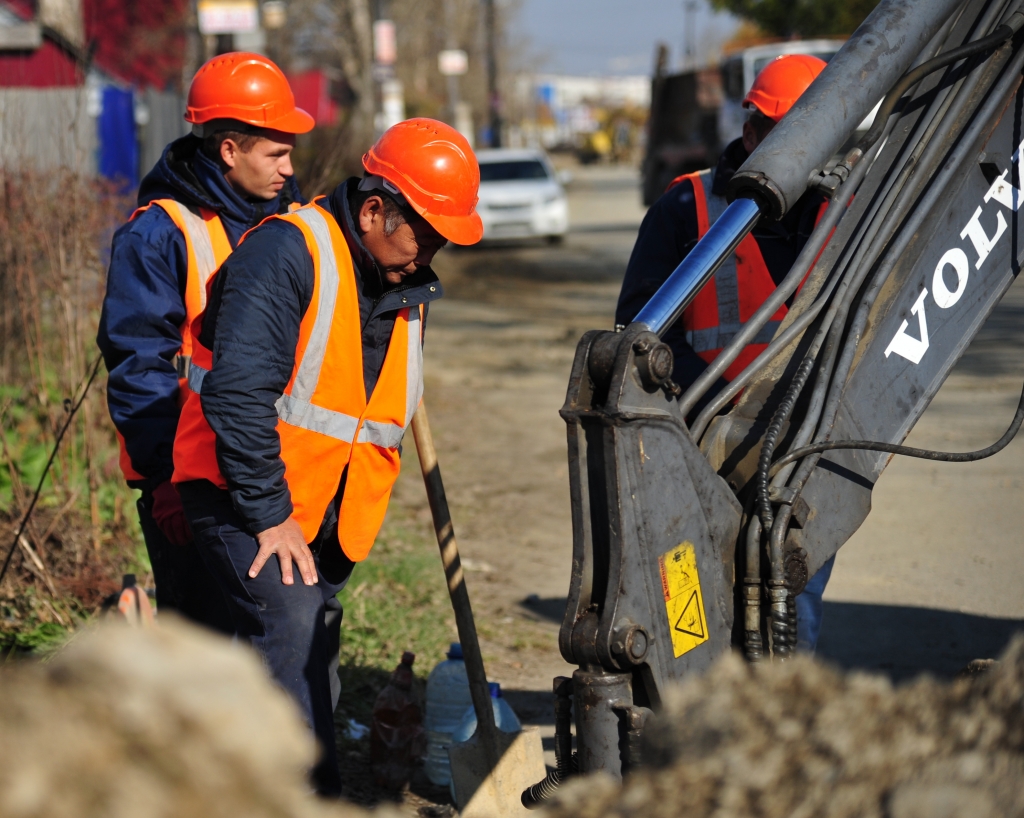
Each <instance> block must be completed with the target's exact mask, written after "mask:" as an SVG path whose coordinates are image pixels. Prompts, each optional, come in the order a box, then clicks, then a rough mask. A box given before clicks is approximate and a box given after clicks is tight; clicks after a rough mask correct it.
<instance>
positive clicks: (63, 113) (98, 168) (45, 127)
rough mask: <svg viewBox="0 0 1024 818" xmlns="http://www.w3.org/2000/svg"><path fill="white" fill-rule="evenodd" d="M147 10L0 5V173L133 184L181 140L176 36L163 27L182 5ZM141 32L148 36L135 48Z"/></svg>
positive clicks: (43, 0) (45, 0)
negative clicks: (54, 173) (74, 175)
mask: <svg viewBox="0 0 1024 818" xmlns="http://www.w3.org/2000/svg"><path fill="white" fill-rule="evenodd" d="M136 5H138V6H141V7H142V8H135V6H136ZM153 6H155V7H156V8H155V10H154V7H153ZM153 6H149V4H131V3H128V2H126V0H116V1H115V0H0V163H2V164H3V165H5V166H7V167H19V168H36V169H40V170H48V169H53V168H57V167H63V168H70V169H73V170H75V171H77V172H81V173H85V174H86V175H94V174H98V175H100V176H103V177H105V178H108V179H112V180H117V181H119V182H120V183H122V184H123V185H124V186H125V187H126V188H131V187H134V186H135V185H137V184H138V180H139V176H140V172H143V173H144V172H145V171H146V170H148V169H149V167H151V166H152V165H153V164H154V163H155V162H156V160H157V159H158V158H159V152H160V150H161V149H162V148H163V146H164V145H165V144H166V143H167V142H169V141H170V140H171V139H174V138H175V137H177V136H180V135H181V134H183V133H184V132H185V125H184V122H183V121H182V119H181V115H182V110H183V107H182V106H183V99H182V97H181V94H180V91H179V89H178V88H177V87H175V86H178V85H180V78H181V60H182V54H183V49H182V43H181V42H179V40H180V39H181V38H180V36H178V35H179V34H180V26H167V25H166V24H167V23H168V21H169V20H170V19H173V17H174V14H175V13H176V11H175V8H176V7H179V8H178V10H179V11H180V10H181V9H184V8H185V7H186V6H187V4H186V3H185V2H184V1H183V0H171V1H170V2H168V3H161V4H153ZM140 27H147V28H148V29H149V28H151V29H152V30H153V31H154V32H155V36H154V37H150V38H146V39H145V40H144V41H143V42H135V43H133V42H132V39H131V34H132V33H133V32H137V31H138V30H139V28H140ZM176 32H177V34H176Z"/></svg>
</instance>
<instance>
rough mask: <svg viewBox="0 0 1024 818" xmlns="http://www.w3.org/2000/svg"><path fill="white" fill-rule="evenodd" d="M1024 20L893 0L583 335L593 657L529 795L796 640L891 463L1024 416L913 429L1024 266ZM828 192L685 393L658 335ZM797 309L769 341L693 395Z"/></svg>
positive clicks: (606, 763)
mask: <svg viewBox="0 0 1024 818" xmlns="http://www.w3.org/2000/svg"><path fill="white" fill-rule="evenodd" d="M1022 28H1024V2H1022V0H882V2H881V3H880V4H879V5H878V6H877V7H876V8H875V10H874V11H873V12H872V13H871V15H870V16H869V17H868V18H867V19H866V20H865V22H864V23H863V24H862V25H861V26H860V27H859V28H858V29H857V31H856V32H855V33H854V34H853V35H852V36H851V37H850V39H849V41H848V42H847V43H846V44H845V46H844V47H843V48H842V49H841V50H840V51H839V52H838V53H837V54H836V55H835V57H834V58H833V59H832V60H831V61H830V62H829V64H828V66H827V67H826V68H825V69H824V70H823V72H822V73H821V75H820V76H819V77H818V78H817V79H816V80H815V82H814V83H813V84H812V85H811V87H810V88H809V89H808V91H807V92H806V93H805V94H804V95H803V97H801V99H800V100H799V101H798V102H797V103H796V105H795V106H794V107H793V109H792V110H791V111H790V112H789V114H788V115H787V116H786V117H785V118H784V119H783V120H782V121H781V122H779V123H778V124H777V125H776V126H775V128H774V129H773V130H772V131H771V133H770V134H769V135H768V137H767V138H766V139H765V140H764V141H763V142H762V144H761V145H760V146H759V147H758V148H757V150H755V151H754V153H753V154H752V155H751V156H750V157H749V159H748V160H747V161H746V163H745V164H744V165H743V166H742V167H741V168H740V169H739V171H738V172H737V173H736V174H735V176H734V177H733V178H732V180H731V182H730V185H729V199H730V200H731V204H730V205H729V206H728V207H727V208H726V209H725V211H724V212H723V213H722V215H721V216H720V217H719V218H718V220H717V221H716V222H715V223H714V224H713V225H712V226H711V228H710V229H709V230H708V232H707V234H706V235H705V236H704V237H703V239H702V240H701V241H700V242H699V243H698V244H697V245H696V246H695V248H694V249H693V250H692V251H691V252H690V253H689V255H688V256H687V257H686V258H685V259H684V260H683V262H682V263H681V264H680V265H679V267H678V268H677V269H676V270H675V272H674V273H673V274H672V275H671V276H670V278H669V279H668V280H667V281H666V282H665V284H664V285H663V286H662V287H661V289H660V290H658V292H657V293H656V294H655V295H654V296H653V297H652V298H651V300H650V301H649V303H647V305H646V306H645V307H644V308H643V309H642V310H641V312H640V313H639V314H638V315H637V317H636V320H635V321H634V322H633V323H632V324H630V325H629V326H627V327H620V328H617V330H616V331H614V332H611V331H599V330H595V331H591V332H588V333H587V334H586V335H584V336H583V338H582V339H581V340H580V342H579V346H578V347H577V350H576V357H575V360H574V363H573V367H572V373H571V376H570V379H569V386H568V393H567V396H566V401H565V405H564V406H563V408H562V410H561V414H562V417H563V418H564V420H565V422H566V424H567V426H568V448H569V466H570V469H569V474H570V488H571V499H572V523H573V562H572V579H571V587H570V590H569V596H568V604H567V609H566V612H565V618H564V621H563V624H562V627H561V631H560V634H559V647H560V650H561V653H562V656H563V657H564V658H565V659H566V661H568V662H569V663H571V664H573V665H577V666H578V669H577V670H576V671H575V672H574V673H573V675H572V678H571V679H569V678H562V677H560V678H558V679H556V680H555V720H556V742H555V743H556V755H557V757H558V767H557V769H556V770H555V771H554V772H552V773H551V774H550V775H549V776H548V778H547V779H546V780H545V781H543V782H540V783H539V784H537V785H536V786H534V787H531V788H530V789H529V790H527V791H526V792H524V794H523V802H524V804H525V805H527V806H536V805H538V804H540V803H541V802H543V801H544V800H545V799H546V798H547V797H549V796H550V795H551V794H552V792H553V791H554V789H555V788H556V787H557V786H558V784H559V783H560V782H561V781H563V780H564V779H565V778H566V777H568V776H570V775H572V774H576V773H579V774H588V773H593V772H598V771H603V772H605V773H608V774H610V775H612V776H614V777H621V776H622V775H623V773H625V772H627V771H628V770H629V769H630V768H632V767H635V766H636V765H638V764H641V763H642V758H641V747H642V736H643V730H644V724H645V722H646V720H647V718H648V717H649V716H650V715H651V714H652V713H653V712H657V710H658V709H659V706H660V702H661V697H662V692H663V691H664V690H665V688H666V686H667V685H670V684H671V683H673V682H678V681H679V680H682V679H684V678H686V677H687V676H689V675H691V674H694V673H701V672H703V671H705V670H706V669H707V668H708V667H709V666H710V665H711V664H712V663H713V662H714V661H715V659H716V658H718V657H719V656H721V655H722V654H723V653H725V652H727V651H729V650H732V649H736V650H740V651H742V652H743V654H744V655H745V656H746V657H747V659H749V660H750V661H751V662H761V661H778V660H785V659H786V658H788V657H790V656H791V655H792V654H793V652H794V650H795V645H796V609H795V597H796V595H797V594H799V593H800V592H801V590H802V589H803V587H804V585H805V583H806V582H807V580H808V578H809V577H811V576H813V575H814V574H815V573H816V572H817V571H818V570H819V569H820V568H821V567H822V565H824V563H825V562H826V561H828V560H829V559H830V558H831V557H832V556H833V555H834V554H835V553H836V552H837V551H838V549H839V548H840V547H841V546H842V545H843V544H844V543H845V542H846V541H847V540H848V539H849V538H850V536H851V535H853V533H854V532H855V531H856V530H857V528H858V527H859V526H860V525H861V523H862V522H863V521H864V520H865V518H866V517H867V515H868V512H869V511H870V508H871V493H872V489H873V487H874V485H875V483H876V481H877V480H878V478H879V475H881V473H882V471H883V469H884V468H885V467H886V465H887V464H888V462H889V460H890V459H891V458H892V457H893V456H894V455H897V454H901V455H911V456H916V457H926V458H930V459H933V460H945V461H953V462H967V461H971V460H977V459H980V458H982V457H987V456H989V455H991V454H994V453H995V452H996V451H998V450H1000V449H1001V448H1003V447H1004V446H1005V445H1006V444H1007V443H1008V442H1009V441H1010V440H1011V439H1012V438H1013V436H1014V434H1015V433H1016V432H1017V430H1018V428H1019V427H1020V425H1021V422H1022V421H1024V394H1022V399H1021V404H1020V406H1019V407H1018V410H1017V413H1016V416H1015V418H1014V421H1013V423H1012V424H1011V426H1010V428H1009V429H1007V432H1006V434H1004V436H1003V438H1002V439H1000V440H999V441H997V442H996V443H995V444H993V445H992V446H990V447H989V448H987V449H983V450H980V451H978V452H969V453H956V454H951V453H941V452H931V451H925V450H920V449H911V448H909V447H905V446H902V445H901V444H902V442H903V440H904V439H905V438H906V436H907V435H908V434H909V432H910V430H911V429H912V428H913V427H914V424H915V422H916V421H917V420H918V418H920V417H921V415H922V413H923V412H924V411H925V409H926V408H927V407H928V404H929V402H930V401H931V400H932V398H933V397H934V396H935V394H936V392H937V391H938V390H939V387H940V386H942V384H943V382H944V381H945V379H946V378H947V376H948V375H949V373H950V370H951V369H952V368H953V366H954V365H955V364H956V362H957V360H958V359H959V357H960V356H961V354H962V353H963V352H964V350H965V349H966V348H967V346H968V345H969V344H970V342H971V340H972V338H973V337H974V336H975V335H976V334H977V332H978V330H979V329H980V327H981V326H982V324H983V323H984V322H985V319H986V318H987V317H988V315H989V313H991V312H992V310H993V309H994V308H995V306H996V305H997V304H998V303H999V301H1000V299H1001V298H1002V297H1003V295H1004V294H1005V293H1006V291H1007V289H1008V288H1009V287H1010V285H1011V284H1012V283H1013V281H1014V279H1015V277H1016V275H1017V273H1018V271H1019V270H1020V266H1019V265H1020V263H1021V260H1022V259H1024V242H1022V239H1024V234H1022V226H1024V218H1022V216H1021V215H1020V214H1019V213H1018V211H1019V209H1020V205H1021V202H1022V200H1024V193H1022V186H1021V175H1022V168H1021V165H1022V160H1024V84H1022V76H1024V75H1022V70H1024V32H1022V31H1021V29H1022ZM880 100H881V103H880V104H879V101H880ZM876 105H878V109H877V113H876V115H875V117H874V120H873V124H872V126H871V127H870V129H869V130H868V132H867V133H866V134H864V135H863V137H861V138H860V139H858V140H857V141H856V143H855V144H853V145H852V147H850V144H851V143H852V142H853V140H854V139H855V138H856V129H857V126H858V125H859V124H860V123H861V122H862V121H863V120H864V119H865V117H867V116H868V115H869V114H870V113H871V111H872V110H873V109H875V107H876ZM837 160H838V161H837ZM810 188H815V189H817V190H819V191H822V192H823V193H824V194H825V195H826V196H827V197H828V204H827V209H826V210H825V212H824V215H823V216H822V217H821V218H820V219H819V222H818V225H817V227H816V228H815V230H814V232H813V233H812V234H811V236H810V238H809V239H808V241H807V243H806V245H805V247H804V248H803V250H802V252H801V254H800V256H799V257H798V259H797V261H796V263H795V264H794V266H793V268H792V269H791V271H790V272H789V274H788V276H787V277H786V278H785V280H784V281H783V282H782V283H781V284H779V286H778V287H777V289H776V290H775V292H774V293H773V294H772V295H771V297H769V298H768V300H767V301H766V302H765V303H764V305H763V306H761V308H760V309H759V310H758V311H757V312H756V314H755V315H754V316H753V318H752V319H751V320H750V321H749V322H747V323H746V324H744V325H742V327H741V328H739V331H738V332H737V334H736V335H735V337H734V338H733V340H732V342H731V343H730V344H729V345H728V346H726V347H725V349H724V350H723V351H722V352H721V354H720V355H719V356H718V358H717V359H715V361H714V362H713V364H711V365H710V366H709V368H708V369H707V371H706V372H705V373H704V374H703V375H702V376H701V377H700V378H699V380H697V381H696V382H695V383H694V384H693V385H692V386H691V387H690V388H689V389H687V390H685V391H683V390H682V389H681V388H680V387H679V386H677V385H676V384H675V383H673V382H672V380H671V373H672V367H673V359H672V352H671V350H670V349H669V347H668V346H667V345H666V344H664V343H663V342H662V341H661V340H660V336H661V335H662V334H663V333H664V332H665V331H666V330H667V329H668V328H669V327H671V326H672V324H673V323H674V322H675V321H676V320H677V319H678V318H679V316H680V315H681V314H682V312H683V310H684V309H685V308H686V307H687V306H688V305H689V304H690V303H691V301H692V300H693V298H694V297H695V296H696V294H697V293H698V292H699V290H700V289H701V287H703V286H704V285H705V284H706V283H707V282H708V281H709V280H710V279H711V278H712V276H714V274H715V272H716V270H717V269H718V267H719V266H720V265H721V264H722V263H723V261H724V260H725V259H727V258H728V257H729V255H730V254H731V253H732V251H733V250H734V249H735V248H736V246H737V244H738V243H739V242H740V241H741V240H742V239H743V237H744V236H745V235H746V234H747V233H748V232H749V231H750V230H751V229H752V228H753V227H754V225H755V224H757V223H758V222H765V221H768V222H770V221H772V220H778V219H780V218H781V217H782V216H783V215H784V214H785V213H786V212H787V211H788V210H789V208H791V207H792V206H793V205H794V204H795V203H796V202H797V200H798V199H799V198H800V197H801V196H802V195H803V194H804V193H805V191H807V190H808V189H810ZM801 285H802V286H801ZM787 303H789V304H790V307H789V310H788V312H787V313H786V316H785V319H784V320H783V321H782V323H781V324H780V325H779V327H778V329H777V331H776V332H775V335H774V339H773V340H772V342H771V343H770V344H769V345H768V347H767V348H766V349H764V351H763V352H762V353H761V354H760V355H759V356H758V357H757V358H756V359H755V360H754V361H753V362H752V363H751V364H750V365H749V366H748V367H747V368H746V369H745V370H744V371H743V372H742V373H741V374H740V375H739V376H738V377H736V378H734V379H733V380H732V381H731V382H730V383H729V384H728V386H727V387H726V388H725V389H724V390H723V391H721V392H719V393H717V394H716V395H715V396H714V397H713V398H712V399H711V400H710V401H706V406H703V407H702V408H700V409H695V407H698V406H699V405H700V402H701V399H702V398H704V397H705V395H706V394H708V391H709V389H710V388H711V387H712V386H713V385H714V384H715V383H716V381H717V380H718V379H719V377H720V376H721V374H722V372H724V371H725V369H726V367H728V366H729V365H730V364H731V363H732V362H733V361H734V360H735V359H736V358H737V357H738V355H739V354H740V352H741V351H742V350H743V348H744V347H745V346H746V345H747V344H748V343H750V342H751V340H752V339H753V338H754V336H755V335H757V333H758V331H759V330H761V329H762V327H764V326H765V325H766V324H767V323H768V322H769V321H770V320H772V318H773V316H774V315H775V313H776V312H777V311H778V309H779V307H780V306H781V305H783V304H787ZM573 723H574V724H575V744H576V750H575V752H574V751H573V734H572V727H573Z"/></svg>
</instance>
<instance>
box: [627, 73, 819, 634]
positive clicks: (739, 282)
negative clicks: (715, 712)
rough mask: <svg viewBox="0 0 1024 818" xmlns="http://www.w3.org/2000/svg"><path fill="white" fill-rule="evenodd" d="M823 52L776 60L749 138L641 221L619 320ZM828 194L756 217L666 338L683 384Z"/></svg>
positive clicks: (756, 90) (767, 289)
mask: <svg viewBox="0 0 1024 818" xmlns="http://www.w3.org/2000/svg"><path fill="white" fill-rule="evenodd" d="M824 67H825V63H824V62H823V61H822V60H819V59H818V58H817V57H811V56H808V55H802V54H794V55H788V56H782V57H777V58H776V59H775V60H773V61H772V62H770V63H768V65H766V66H765V67H764V69H763V70H762V71H761V73H760V74H758V76H757V78H756V79H755V80H754V84H753V86H751V89H750V91H749V92H748V93H747V95H746V97H745V98H744V99H743V107H744V108H746V109H747V111H748V117H747V121H746V122H744V123H743V136H742V137H741V138H740V139H737V140H735V141H734V142H731V143H730V144H729V145H727V146H726V148H725V150H724V152H723V153H722V156H721V158H720V159H719V161H718V166H717V167H716V168H715V169H714V170H710V169H709V170H702V171H699V172H697V173H690V174H687V175H685V176H680V177H679V178H678V179H676V180H675V181H673V182H672V184H671V185H669V188H668V190H667V191H666V192H665V193H664V195H662V197H661V198H660V199H658V201H656V202H655V203H654V204H653V205H651V209H650V210H649V211H648V212H647V215H646V216H645V217H644V221H643V224H642V225H641V226H640V233H639V236H638V237H637V242H636V246H635V247H634V248H633V254H632V256H631V257H630V260H629V266H628V267H627V268H626V276H625V279H624V280H623V282H622V291H621V293H620V294H619V303H618V307H617V308H616V311H615V322H616V323H617V324H622V325H627V324H629V323H630V322H631V321H632V320H633V319H634V318H635V317H636V315H637V313H638V312H639V311H640V309H641V308H642V307H643V306H644V305H645V304H646V303H647V302H648V300H650V298H651V296H653V295H654V293H655V292H657V290H658V288H659V287H660V286H661V285H662V284H663V283H664V282H665V280H666V279H667V278H668V277H669V275H670V274H671V273H672V271H673V270H675V268H676V267H677V266H678V265H679V263H680V262H681V261H682V260H683V259H684V258H685V257H686V255H687V254H688V253H689V252H690V250H692V249H693V247H694V245H696V244H697V242H698V241H699V240H700V239H701V237H703V235H704V234H705V233H707V231H708V229H709V228H710V226H711V225H712V224H714V222H715V220H716V219H717V218H718V217H719V216H720V215H721V214H722V212H723V211H724V210H725V208H726V206H727V205H728V202H727V201H726V198H725V191H726V186H727V185H728V183H729V180H730V179H731V178H732V176H733V174H734V173H735V172H736V171H737V170H738V169H739V167H740V165H742V164H743V163H744V162H745V161H746V160H747V157H748V156H750V154H751V153H753V151H754V149H755V148H756V147H757V146H758V145H759V144H760V143H761V142H762V141H763V140H764V138H765V137H766V136H767V135H768V134H769V133H770V132H771V129H772V128H773V127H774V126H775V124H776V123H777V122H778V121H779V120H780V119H782V117H784V116H785V115H786V113H787V112H788V111H789V109H790V108H792V107H793V105H794V104H795V103H796V101H797V99H799V98H800V96H801V95H802V94H803V92H804V91H806V90H807V88H808V87H809V86H810V84H811V83H812V82H813V81H814V79H815V77H817V76H818V74H820V73H821V71H822V69H823V68H824ZM822 206H823V199H822V197H821V196H820V195H819V194H817V193H814V192H808V193H805V194H804V196H803V197H802V198H801V199H800V200H799V201H798V202H797V203H796V205H795V206H794V207H793V208H792V209H791V210H790V211H789V212H788V213H787V214H786V215H785V217H783V219H782V221H780V222H777V223H774V224H766V223H759V224H758V225H757V226H756V227H755V228H754V229H753V231H752V232H751V233H750V234H749V235H747V236H746V237H745V238H744V239H743V240H742V241H741V242H740V244H739V246H738V247H737V248H736V250H735V251H734V252H733V254H732V255H731V256H730V257H729V258H728V259H726V261H725V263H723V264H722V266H721V267H720V268H719V270H718V272H716V273H715V275H714V277H713V278H712V279H711V280H710V281H709V282H708V283H707V285H705V287H704V288H703V289H702V290H701V291H700V292H699V293H698V294H697V297H696V298H695V299H694V301H693V303H692V304H691V305H690V306H689V307H687V308H686V310H685V311H684V312H683V315H682V317H681V318H680V319H679V320H678V321H677V322H676V324H675V325H674V326H672V327H670V328H669V329H668V330H667V331H666V332H665V335H664V337H663V338H662V340H664V341H665V343H667V344H668V345H669V346H670V347H671V348H672V352H673V353H674V355H675V370H674V372H673V375H672V378H673V380H675V381H676V383H678V384H679V385H680V386H681V387H682V388H683V389H684V390H685V389H687V388H688V387H689V386H690V385H692V384H693V383H694V381H696V380H697V378H698V377H700V375H701V374H702V373H703V372H704V370H705V369H707V367H708V365H709V364H710V363H711V362H712V361H714V360H715V358H716V357H717V356H718V354H719V353H720V352H721V351H722V349H724V348H725V347H726V346H728V344H729V342H730V341H731V340H732V339H733V337H734V336H735V335H736V334H737V333H738V332H739V331H740V329H741V328H742V327H743V325H744V324H745V323H746V322H747V321H749V320H750V319H751V318H752V317H753V315H754V313H755V312H757V310H758V308H759V307H760V306H761V305H762V304H763V303H764V302H765V300H766V299H767V298H768V296H770V295H771V294H772V292H773V291H774V290H775V288H776V286H778V284H779V283H780V282H781V281H782V280H783V279H784V278H785V277H786V274H787V273H788V272H789V269H790V267H792V266H793V263H794V262H795V261H796V258H797V256H798V255H799V254H800V251H801V250H802V249H803V246H804V244H805V243H806V241H807V238H808V237H809V236H810V234H811V231H812V230H813V229H814V226H815V223H816V222H817V219H818V217H819V214H820V213H821V211H822ZM785 316H786V306H785V305H784V306H781V307H779V310H778V312H776V314H775V315H773V316H772V319H771V320H770V321H769V322H768V323H767V324H765V326H764V327H763V328H762V330H761V331H760V332H759V333H758V334H757V335H756V336H755V338H754V341H753V343H751V344H748V345H747V346H746V347H744V349H743V351H742V352H741V353H740V355H739V356H738V357H737V358H736V360H735V361H733V362H732V364H730V365H729V367H728V368H727V369H726V370H725V373H724V376H723V377H722V378H720V379H719V380H718V383H717V384H715V385H714V387H712V389H710V390H709V391H708V393H707V394H706V395H705V396H704V398H703V399H702V400H701V402H700V403H699V404H698V405H697V407H696V408H695V410H694V413H695V414H696V413H699V412H700V410H701V409H702V408H703V407H704V406H705V405H707V403H708V402H709V401H710V400H711V399H712V398H713V397H714V396H715V395H716V394H717V393H718V392H719V391H720V390H721V389H722V387H724V386H725V384H726V383H727V382H728V381H730V380H732V379H733V378H735V377H736V376H737V375H738V374H739V373H740V372H742V371H743V370H744V369H745V368H746V367H747V365H748V364H750V363H751V362H752V361H753V360H754V359H755V358H756V357H757V356H758V355H759V354H761V352H762V351H763V350H764V349H765V347H766V346H767V345H768V343H769V342H770V341H771V339H772V337H773V336H774V335H775V331H776V329H778V326H779V323H780V322H781V321H782V319H783V318H784V317H785ZM834 560H835V558H834V557H833V559H831V560H829V561H828V562H827V563H825V565H824V566H823V567H822V568H821V570H820V571H818V573H817V574H816V575H815V576H814V577H812V578H811V580H810V581H809V582H808V583H807V587H806V588H805V589H804V592H803V593H802V594H800V595H799V596H798V597H797V635H798V636H797V638H798V647H799V648H800V649H802V650H805V651H813V650H814V648H815V646H816V644H817V641H818V634H819V632H820V630H821V614H822V601H821V597H822V593H823V592H824V590H825V584H826V583H827V582H828V578H829V575H830V574H831V573H832V565H833V563H834Z"/></svg>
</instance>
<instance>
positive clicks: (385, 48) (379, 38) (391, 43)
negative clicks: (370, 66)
mask: <svg viewBox="0 0 1024 818" xmlns="http://www.w3.org/2000/svg"><path fill="white" fill-rule="evenodd" d="M397 58H398V40H397V38H396V36H395V23H394V21H393V20H377V21H376V22H375V23H374V24H373V61H374V62H375V63H377V65H394V64H395V60H396V59H397Z"/></svg>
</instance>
